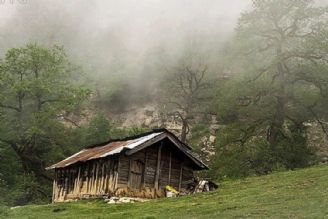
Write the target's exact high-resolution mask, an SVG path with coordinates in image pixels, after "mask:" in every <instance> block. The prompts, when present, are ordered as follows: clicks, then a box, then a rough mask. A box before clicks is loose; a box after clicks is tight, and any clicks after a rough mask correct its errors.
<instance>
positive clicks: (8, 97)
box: [0, 44, 89, 192]
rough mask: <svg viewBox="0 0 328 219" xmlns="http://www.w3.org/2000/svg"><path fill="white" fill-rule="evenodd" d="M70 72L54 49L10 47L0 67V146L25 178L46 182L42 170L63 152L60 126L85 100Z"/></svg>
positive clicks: (70, 67)
mask: <svg viewBox="0 0 328 219" xmlns="http://www.w3.org/2000/svg"><path fill="white" fill-rule="evenodd" d="M75 73H77V68H75V67H74V66H73V65H71V64H70V63H69V61H68V59H67V56H66V55H65V52H64V50H63V48H62V47H59V46H54V47H52V48H50V49H48V48H44V47H42V46H39V45H36V44H29V45H27V46H25V47H21V48H13V49H10V50H9V51H8V52H7V53H6V55H5V58H4V59H3V60H1V62H0V124H1V125H0V141H1V142H2V144H6V145H8V146H9V147H10V148H11V149H12V150H13V151H14V152H15V154H16V155H17V158H18V159H19V162H20V163H21V165H22V168H23V172H24V174H25V175H26V176H28V175H34V176H35V177H37V178H38V179H40V180H42V179H50V178H49V177H48V176H47V174H45V173H44V168H45V167H46V165H48V164H49V163H48V161H49V160H50V161H51V160H53V159H52V157H51V156H52V155H53V153H55V152H56V151H58V149H60V151H64V152H65V151H67V148H65V146H66V144H67V142H65V140H67V136H66V133H65V130H66V129H67V125H66V124H64V122H68V121H69V122H71V120H70V119H69V116H70V115H73V114H78V113H79V107H80V106H81V104H82V103H83V101H85V100H86V99H87V97H88V95H89V91H88V89H86V88H84V87H83V86H81V85H80V84H79V83H78V81H79V77H80V76H79V75H76V74H75ZM74 80H75V81H76V82H73V81H74ZM40 192H41V191H40Z"/></svg>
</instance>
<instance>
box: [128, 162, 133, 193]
mask: <svg viewBox="0 0 328 219" xmlns="http://www.w3.org/2000/svg"><path fill="white" fill-rule="evenodd" d="M131 165H132V162H131V158H130V157H129V171H128V187H129V188H130V187H131V183H130V181H131Z"/></svg>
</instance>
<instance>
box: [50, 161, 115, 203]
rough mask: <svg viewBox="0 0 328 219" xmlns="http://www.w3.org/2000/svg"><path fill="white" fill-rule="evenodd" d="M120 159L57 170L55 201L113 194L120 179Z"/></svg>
mask: <svg viewBox="0 0 328 219" xmlns="http://www.w3.org/2000/svg"><path fill="white" fill-rule="evenodd" d="M117 170H118V158H115V157H113V158H111V159H109V158H106V159H98V160H93V161H89V162H86V163H79V164H76V165H73V166H69V167H67V168H60V169H55V179H54V184H53V201H54V202H58V201H65V200H68V199H76V198H82V197H89V196H101V195H103V194H112V193H114V191H115V188H116V183H117V177H118V172H117Z"/></svg>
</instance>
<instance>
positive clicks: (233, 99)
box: [216, 0, 328, 177]
mask: <svg viewBox="0 0 328 219" xmlns="http://www.w3.org/2000/svg"><path fill="white" fill-rule="evenodd" d="M327 12H328V10H327V8H322V7H316V6H315V5H314V2H313V1H284V0H261V1H257V0H254V1H253V8H252V9H251V10H249V11H247V12H245V13H243V14H242V16H241V18H240V19H239V24H238V28H237V31H236V38H235V41H234V42H235V43H234V47H233V49H232V50H231V51H232V52H231V53H232V54H231V55H230V56H231V57H233V59H234V60H235V59H236V58H237V57H238V58H239V62H238V64H234V65H233V67H232V68H233V69H234V70H236V71H237V72H239V73H240V74H238V75H237V74H236V75H234V76H233V77H232V78H231V79H230V80H228V81H223V82H220V88H221V89H220V90H219V91H218V104H217V105H218V114H219V116H220V118H221V120H222V121H223V122H224V123H225V124H226V125H227V129H226V130H223V131H222V133H221V134H220V135H219V136H218V139H219V144H218V156H217V158H216V159H217V161H216V167H218V168H219V169H221V171H222V172H221V173H219V175H225V174H226V175H228V176H233V177H236V176H245V175H250V174H254V173H255V174H265V173H268V172H270V171H273V170H275V169H277V168H287V169H293V168H297V167H304V166H307V165H309V164H311V163H313V162H312V152H311V151H310V150H309V149H308V147H307V142H306V134H305V133H306V127H305V126H304V123H306V122H308V121H319V122H321V119H325V118H326V117H327V113H326V112H324V111H323V110H322V109H323V108H325V106H326V107H327V106H328V105H327V103H328V102H327V100H328V98H327V97H328V96H327V89H328V86H327V85H328V84H327V81H328V77H327V74H326V73H327V67H328V65H327V64H328V59H327V54H328V53H327V51H328V44H327V38H326V39H323V38H322V36H323V35H325V34H326V33H327V27H328V25H327V19H326V18H327ZM319 42H320V45H321V47H320V48H318V47H317V46H316V45H315V44H316V43H319ZM234 60H231V61H234ZM259 60H260V61H259ZM323 128H324V127H323ZM324 131H325V130H324ZM216 172H217V173H218V172H220V170H217V171H216Z"/></svg>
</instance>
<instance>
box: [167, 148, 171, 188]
mask: <svg viewBox="0 0 328 219" xmlns="http://www.w3.org/2000/svg"><path fill="white" fill-rule="evenodd" d="M171 171H172V150H170V160H169V178H168V180H167V183H168V184H169V185H170V184H171Z"/></svg>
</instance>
